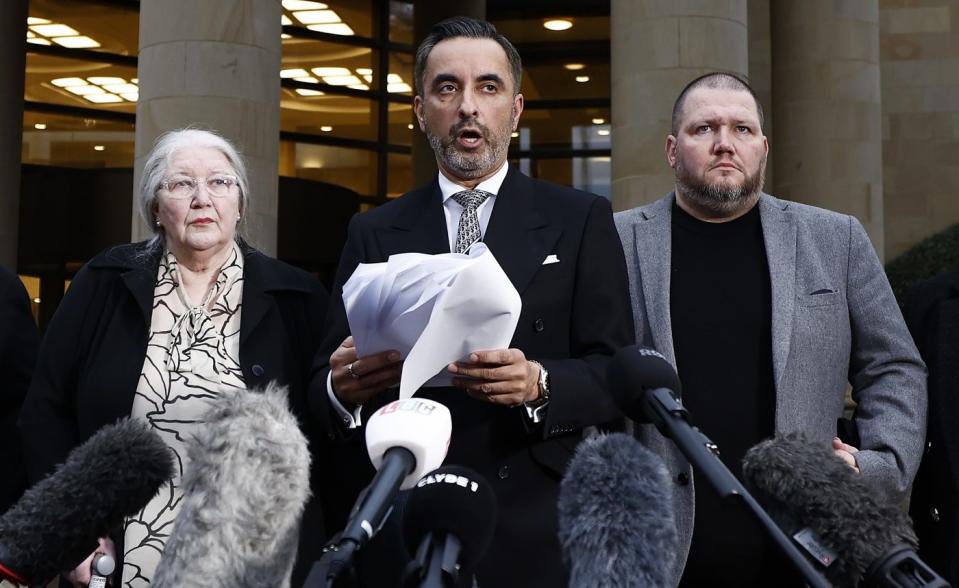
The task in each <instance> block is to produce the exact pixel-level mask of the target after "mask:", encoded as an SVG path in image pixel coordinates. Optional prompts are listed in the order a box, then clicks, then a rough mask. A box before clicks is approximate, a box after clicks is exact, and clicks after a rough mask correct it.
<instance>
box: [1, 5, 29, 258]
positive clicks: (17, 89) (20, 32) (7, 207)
mask: <svg viewBox="0 0 959 588" xmlns="http://www.w3.org/2000/svg"><path fill="white" fill-rule="evenodd" d="M26 38H27V0H9V1H8V2H6V3H4V8H3V18H2V19H0V80H4V83H3V84H0V178H3V190H2V191H0V265H2V266H4V267H6V268H9V269H10V270H11V271H16V269H17V228H18V226H19V224H20V153H21V151H22V149H23V76H24V73H25V72H26V42H25V39H26Z"/></svg>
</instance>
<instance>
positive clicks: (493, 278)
mask: <svg viewBox="0 0 959 588" xmlns="http://www.w3.org/2000/svg"><path fill="white" fill-rule="evenodd" d="M343 303H344V305H345V306H346V318H347V320H348V321H349V323H350V332H351V333H352V334H353V341H354V343H355V344H356V352H357V355H358V356H359V357H365V356H367V355H371V354H374V353H378V352H380V351H386V350H389V349H395V350H397V351H399V352H400V356H401V357H403V358H404V359H405V360H406V361H405V363H404V364H403V373H402V376H401V380H400V398H409V397H410V396H412V395H413V394H414V393H415V392H416V391H417V390H418V389H419V388H420V387H421V386H424V385H425V386H448V385H449V384H450V382H451V379H452V375H451V374H449V373H448V372H447V371H446V366H447V365H448V364H450V363H451V362H454V361H463V360H466V359H467V357H468V356H469V354H470V353H471V352H473V351H480V350H484V349H505V348H506V347H507V346H508V345H509V342H510V340H511V339H512V338H513V332H514V331H515V330H516V323H517V322H518V321H519V314H520V310H521V308H522V302H521V301H520V297H519V293H518V292H517V291H516V288H514V287H513V284H512V283H511V282H510V281H509V278H508V277H507V276H506V274H505V273H504V272H503V269H502V268H501V267H500V266H499V264H498V263H497V262H496V259H495V258H494V257H493V254H492V253H491V252H490V251H489V249H487V248H486V246H485V245H484V244H483V243H476V244H475V245H473V247H472V248H471V249H470V253H469V255H464V254H461V253H443V254H439V255H426V254H423V253H401V254H398V255H391V256H390V258H389V259H388V260H387V261H386V262H384V263H361V264H360V265H359V266H357V268H356V271H354V272H353V275H352V276H350V279H349V280H347V282H346V284H344V285H343Z"/></svg>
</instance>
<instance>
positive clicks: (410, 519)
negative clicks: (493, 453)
mask: <svg viewBox="0 0 959 588" xmlns="http://www.w3.org/2000/svg"><path fill="white" fill-rule="evenodd" d="M495 529H496V497H495V496H494V495H493V489H492V488H491V487H490V485H489V482H487V481H486V479H485V478H483V477H482V476H481V475H480V474H478V473H477V472H474V471H473V470H471V469H469V468H465V467H462V466H456V465H448V466H443V467H441V468H439V469H436V470H433V471H432V472H430V473H428V474H426V475H425V476H423V478H422V479H421V480H420V481H419V482H417V483H416V485H415V486H414V487H413V489H412V490H411V491H410V496H409V500H408V502H407V503H406V508H405V510H404V512H403V539H404V541H405V543H406V548H407V550H408V551H410V552H411V556H414V555H415V553H416V549H417V547H418V546H419V545H420V543H421V542H422V541H423V538H424V537H426V535H427V534H428V533H434V535H436V536H439V535H441V534H444V533H448V534H450V535H453V536H454V537H456V538H457V539H459V541H460V543H461V552H460V565H461V567H462V568H463V569H464V570H466V571H467V572H470V571H472V570H473V568H474V567H475V566H476V563H477V562H479V560H480V558H482V557H483V554H485V553H486V549H487V548H488V547H489V544H490V541H492V540H493V531H494V530H495Z"/></svg>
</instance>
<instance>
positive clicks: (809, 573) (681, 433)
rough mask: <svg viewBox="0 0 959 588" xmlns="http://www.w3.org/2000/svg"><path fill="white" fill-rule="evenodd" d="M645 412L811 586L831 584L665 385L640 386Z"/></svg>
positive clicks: (828, 586)
mask: <svg viewBox="0 0 959 588" xmlns="http://www.w3.org/2000/svg"><path fill="white" fill-rule="evenodd" d="M643 395H644V397H643V405H644V406H643V408H644V412H645V413H646V414H647V415H648V416H649V417H650V420H651V421H652V422H653V424H654V425H655V426H656V428H657V429H659V431H660V432H661V433H662V434H663V435H665V436H667V437H669V438H670V439H672V441H673V443H675V444H676V446H677V447H679V450H680V451H682V452H683V455H685V456H686V458H687V459H688V460H689V461H690V462H691V463H692V464H693V465H694V466H695V467H696V470H697V471H698V472H699V473H701V474H702V475H703V476H705V478H706V479H707V480H708V481H709V484H710V485H711V486H712V487H713V488H715V490H716V492H718V493H719V495H720V496H721V497H722V498H727V497H729V496H738V497H739V498H741V499H742V501H743V502H744V503H745V504H746V506H747V507H748V509H749V511H750V512H751V513H752V514H753V516H754V517H755V518H756V520H758V521H759V523H760V524H761V525H762V527H763V529H764V530H765V531H766V533H767V534H768V535H769V537H770V538H772V540H773V542H774V543H775V544H776V545H777V546H778V547H779V549H780V551H782V553H784V554H785V555H786V557H788V558H789V561H790V562H791V563H792V564H793V567H795V568H796V570H797V571H798V572H799V573H801V574H802V576H803V578H805V580H806V582H807V583H808V585H809V586H811V587H813V588H830V584H829V583H828V582H827V581H826V580H825V578H823V576H822V574H820V573H819V572H817V571H816V569H815V568H813V566H812V564H810V563H809V561H808V560H807V559H806V558H805V556H803V554H802V552H800V551H799V549H798V548H797V547H796V545H795V544H793V542H792V541H790V539H789V537H787V536H786V534H785V533H783V531H782V529H780V528H779V527H778V526H777V525H776V523H775V522H774V521H773V520H772V518H770V516H769V515H768V514H767V513H766V511H765V510H763V508H762V507H761V506H760V505H759V503H758V502H756V499H755V498H753V496H752V495H751V494H750V493H749V492H748V491H747V490H746V488H745V487H744V486H743V485H742V482H740V481H739V480H737V479H736V476H734V475H733V473H732V472H730V471H729V468H727V467H726V465H725V464H724V463H723V462H722V461H720V460H719V456H718V451H719V448H718V447H717V446H716V444H715V443H713V441H712V440H711V439H710V438H709V437H707V436H706V435H705V434H704V433H703V432H702V431H700V430H699V429H697V428H695V427H693V426H692V425H691V424H689V412H688V411H687V410H686V408H685V407H684V406H683V405H682V403H681V402H680V401H679V400H678V399H677V398H676V397H675V396H673V393H672V391H671V390H669V389H667V388H654V389H646V390H643Z"/></svg>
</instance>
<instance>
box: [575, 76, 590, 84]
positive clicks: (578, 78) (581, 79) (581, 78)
mask: <svg viewBox="0 0 959 588" xmlns="http://www.w3.org/2000/svg"><path fill="white" fill-rule="evenodd" d="M576 81H577V82H579V83H581V84H582V83H585V82H588V81H589V76H576Z"/></svg>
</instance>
